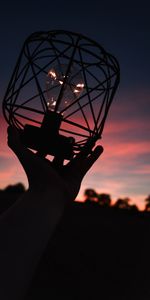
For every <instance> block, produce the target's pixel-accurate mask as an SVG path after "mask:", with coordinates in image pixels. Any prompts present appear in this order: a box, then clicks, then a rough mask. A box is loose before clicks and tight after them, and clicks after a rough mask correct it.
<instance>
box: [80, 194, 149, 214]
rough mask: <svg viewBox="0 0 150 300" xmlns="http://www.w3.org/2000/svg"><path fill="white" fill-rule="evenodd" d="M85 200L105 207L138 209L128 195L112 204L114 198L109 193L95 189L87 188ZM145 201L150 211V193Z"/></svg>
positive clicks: (146, 207)
mask: <svg viewBox="0 0 150 300" xmlns="http://www.w3.org/2000/svg"><path fill="white" fill-rule="evenodd" d="M84 196H85V202H87V203H94V202H95V203H97V204H99V205H100V206H103V207H115V208H118V209H126V210H134V211H138V207H137V206H136V205H135V204H131V199H130V198H128V197H125V198H119V199H117V200H116V202H115V203H114V204H113V205H112V199H111V196H110V195H109V194H105V193H100V194H99V193H97V192H96V191H95V190H94V189H86V190H85V192H84ZM144 201H145V211H149V212H150V195H149V196H148V197H147V198H146V199H145V200H144Z"/></svg>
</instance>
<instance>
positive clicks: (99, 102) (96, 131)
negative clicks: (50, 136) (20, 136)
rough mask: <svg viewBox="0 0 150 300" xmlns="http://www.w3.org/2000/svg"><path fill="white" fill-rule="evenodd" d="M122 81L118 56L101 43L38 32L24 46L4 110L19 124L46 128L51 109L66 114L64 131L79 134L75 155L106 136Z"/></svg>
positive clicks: (66, 33) (67, 134) (75, 136)
mask: <svg viewBox="0 0 150 300" xmlns="http://www.w3.org/2000/svg"><path fill="white" fill-rule="evenodd" d="M119 80H120V69H119V64H118V62H117V60H116V59H115V57H114V56H112V55H111V54H109V53H107V52H106V51H105V50H104V49H103V47H101V46H100V45H99V44H98V43H97V42H95V41H93V40H91V39H89V38H87V37H85V36H83V35H81V34H77V33H72V32H69V31H63V30H55V31H48V32H36V33H33V34H31V35H30V36H29V37H28V38H27V39H26V41H25V43H24V45H23V48H22V50H21V53H20V55H19V58H18V61H17V63H16V66H15V69H14V72H13V74H12V77H11V80H10V82H9V85H8V88H7V91H6V94H5V97H4V101H3V113H4V116H5V118H6V120H7V122H8V123H9V124H10V125H13V126H15V127H17V128H19V129H24V128H25V126H26V125H27V124H28V125H31V126H35V127H39V128H40V127H41V126H42V124H43V118H44V116H45V115H46V114H47V112H48V111H51V112H53V113H54V114H57V115H60V116H61V122H60V124H59V128H58V130H59V135H62V136H64V137H66V138H68V137H71V138H73V139H72V141H73V144H72V147H73V155H74V154H76V153H78V152H80V151H81V149H82V148H83V147H84V145H85V144H86V143H87V142H88V140H89V139H93V140H94V141H96V140H97V139H99V138H101V135H102V131H103V128H104V124H105V121H106V117H107V114H108V111H109V108H110V105H111V103H112V100H113V97H114V94H115V92H116V89H117V86H118V84H119ZM31 148H32V147H31Z"/></svg>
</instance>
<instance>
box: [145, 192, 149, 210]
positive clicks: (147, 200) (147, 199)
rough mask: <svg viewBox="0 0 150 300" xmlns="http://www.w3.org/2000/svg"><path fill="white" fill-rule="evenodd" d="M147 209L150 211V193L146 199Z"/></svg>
mask: <svg viewBox="0 0 150 300" xmlns="http://www.w3.org/2000/svg"><path fill="white" fill-rule="evenodd" d="M145 203H146V204H145V210H146V211H150V195H149V196H148V197H147V198H146V199H145Z"/></svg>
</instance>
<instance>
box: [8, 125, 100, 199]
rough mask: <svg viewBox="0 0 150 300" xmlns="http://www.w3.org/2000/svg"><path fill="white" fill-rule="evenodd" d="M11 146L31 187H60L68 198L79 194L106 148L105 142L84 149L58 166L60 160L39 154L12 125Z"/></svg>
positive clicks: (10, 129) (47, 188) (10, 130)
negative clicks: (84, 180) (33, 150)
mask: <svg viewBox="0 0 150 300" xmlns="http://www.w3.org/2000/svg"><path fill="white" fill-rule="evenodd" d="M8 146H9V147H10V148H11V149H12V150H13V151H14V153H15V154H16V155H17V157H18V159H19V160H20V162H21V164H22V166H23V168H24V170H25V172H26V175H27V178H28V182H29V189H35V190H37V192H38V190H40V189H45V191H46V192H47V191H48V192H51V191H53V192H55V191H60V192H61V193H62V195H64V197H65V199H66V201H72V200H74V199H75V198H76V196H77V194H78V192H79V189H80V185H81V182H82V179H83V177H84V176H85V174H86V173H87V172H88V170H89V169H90V168H91V167H92V165H93V164H94V163H95V161H96V160H97V159H98V158H99V156H100V155H101V153H102V152H103V148H102V146H97V147H96V148H95V149H94V151H92V149H89V152H90V153H89V152H87V151H82V152H81V153H79V154H78V155H76V157H75V158H73V159H72V160H71V161H70V162H69V163H68V164H67V165H64V166H63V164H62V166H60V167H59V168H57V167H56V166H57V161H56V159H54V161H53V162H51V161H49V160H48V159H45V158H42V157H39V156H38V154H35V153H33V152H32V151H31V150H29V149H27V148H26V147H25V146H24V145H23V144H22V143H21V140H20V134H19V130H17V129H16V128H14V127H8Z"/></svg>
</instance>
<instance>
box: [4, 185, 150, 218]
mask: <svg viewBox="0 0 150 300" xmlns="http://www.w3.org/2000/svg"><path fill="white" fill-rule="evenodd" d="M25 191H26V189H25V186H24V185H23V184H22V183H17V184H14V185H8V186H7V187H6V188H4V189H0V212H2V211H4V210H5V209H7V208H8V207H9V206H10V205H12V204H13V203H14V202H15V201H16V200H17V199H18V197H20V195H21V194H22V193H24V192H25ZM84 196H85V202H86V203H97V204H98V205H99V206H101V207H115V208H118V209H126V210H135V211H137V210H138V207H137V206H136V205H135V204H131V199H130V198H128V197H125V198H119V199H117V200H116V202H115V203H114V204H112V199H111V195H109V194H107V193H97V192H96V190H95V189H92V188H90V189H86V190H85V191H84ZM144 201H145V209H144V210H145V211H147V212H150V195H148V196H147V197H146V198H145V199H144Z"/></svg>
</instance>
